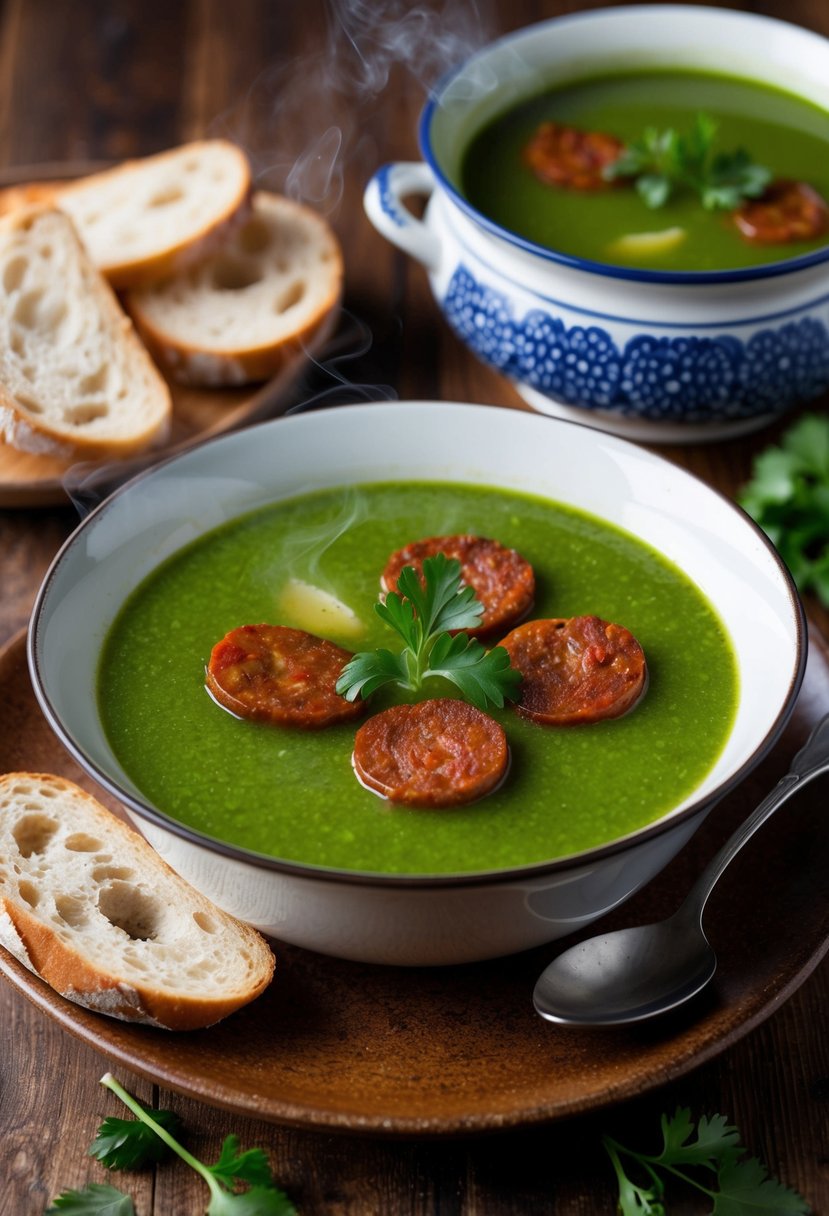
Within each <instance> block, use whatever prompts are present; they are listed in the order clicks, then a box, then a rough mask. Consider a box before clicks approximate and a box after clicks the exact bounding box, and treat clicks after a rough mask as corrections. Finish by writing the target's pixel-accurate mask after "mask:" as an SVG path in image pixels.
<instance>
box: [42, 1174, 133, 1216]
mask: <svg viewBox="0 0 829 1216" xmlns="http://www.w3.org/2000/svg"><path fill="white" fill-rule="evenodd" d="M50 1212H63V1213H65V1216H135V1204H134V1203H133V1201H132V1200H131V1199H130V1197H129V1195H125V1194H124V1192H123V1191H119V1190H118V1189H117V1187H114V1186H109V1185H108V1184H107V1183H105V1182H89V1183H87V1185H86V1186H85V1187H83V1188H82V1189H81V1190H80V1191H63V1192H62V1194H60V1195H58V1197H57V1199H56V1200H55V1201H54V1203H52V1204H51V1205H50V1206H49V1207H48V1208H47V1209H46V1214H45V1216H49V1213H50Z"/></svg>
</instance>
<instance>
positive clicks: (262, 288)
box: [124, 191, 343, 387]
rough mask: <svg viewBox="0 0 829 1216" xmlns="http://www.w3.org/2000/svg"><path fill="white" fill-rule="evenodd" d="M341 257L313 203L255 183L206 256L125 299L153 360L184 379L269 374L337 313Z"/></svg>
mask: <svg viewBox="0 0 829 1216" xmlns="http://www.w3.org/2000/svg"><path fill="white" fill-rule="evenodd" d="M342 277H343V263H342V255H341V252H340V247H339V244H338V243H337V239H336V237H335V236H334V233H333V232H332V230H331V228H330V226H329V225H328V223H327V222H326V221H325V220H324V219H323V218H322V217H321V216H320V215H318V214H317V213H316V212H315V211H312V210H310V209H309V208H308V207H304V206H301V205H300V204H299V203H295V202H292V201H290V200H289V199H286V198H283V197H281V196H280V195H277V194H270V193H267V192H265V191H259V192H258V193H257V194H255V195H254V197H253V215H252V216H251V218H250V219H249V220H248V221H247V223H246V224H245V225H244V226H243V227H242V228H240V229H238V230H237V231H236V233H235V234H234V235H233V236H232V237H231V238H230V240H229V241H228V242H226V243H225V244H224V245H223V246H222V248H221V250H220V251H219V252H218V253H216V254H214V255H213V256H212V257H210V258H208V259H206V260H204V261H201V262H199V263H198V264H197V265H196V266H193V267H191V269H190V270H188V271H185V272H184V273H183V274H181V275H177V276H175V277H173V278H170V279H167V280H165V281H164V282H161V283H158V284H155V285H151V286H148V287H144V288H139V289H138V290H135V291H129V292H127V294H126V297H125V301H124V302H125V305H126V307H127V310H128V311H129V313H130V314H131V316H132V318H133V320H134V321H135V324H136V328H137V329H138V332H139V333H140V335H141V337H142V338H143V340H144V342H145V344H146V346H147V347H148V349H149V350H150V352H151V353H152V355H153V357H154V358H155V360H156V362H157V363H158V364H159V365H160V366H161V367H162V368H164V370H165V371H166V372H167V373H168V374H169V375H170V376H171V377H173V378H174V379H175V380H178V381H180V382H181V383H183V384H192V385H201V386H206V387H214V386H219V385H232V384H245V383H250V382H254V381H257V380H266V379H268V378H269V377H270V376H273V375H276V373H277V372H278V371H279V370H280V369H281V368H282V366H283V365H284V363H285V362H286V361H287V360H288V359H290V358H292V357H293V356H294V355H296V354H297V352H299V351H300V350H301V349H303V348H304V347H307V346H308V345H309V344H314V343H319V342H320V341H321V340H322V339H323V337H324V336H325V335H326V334H327V333H328V332H329V330H330V328H331V327H332V326H333V324H334V322H335V321H336V312H337V305H338V303H339V299H340V293H341V290H342Z"/></svg>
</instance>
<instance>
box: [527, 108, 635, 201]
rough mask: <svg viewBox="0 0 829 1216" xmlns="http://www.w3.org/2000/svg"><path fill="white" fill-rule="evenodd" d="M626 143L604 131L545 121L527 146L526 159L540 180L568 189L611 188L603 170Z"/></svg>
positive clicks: (617, 156) (619, 154)
mask: <svg viewBox="0 0 829 1216" xmlns="http://www.w3.org/2000/svg"><path fill="white" fill-rule="evenodd" d="M623 149H624V144H623V143H622V141H621V140H619V139H617V138H616V136H615V135H607V134H606V133H605V132H604V131H580V130H578V128H577V127H567V126H564V125H563V124H562V123H558V122H543V123H542V124H541V126H540V127H539V128H538V130H537V131H536V133H535V135H533V137H532V139H531V140H530V142H529V143H528V144H527V145H526V147H525V148H524V161H525V163H526V164H527V165H529V167H530V168H531V169H532V171H533V173H534V174H535V176H536V177H537V178H539V180H540V181H542V182H544V183H545V184H546V185H548V186H562V187H564V188H565V189H567V190H609V189H611V188H612V187H613V186H615V185H617V184H618V183H616V182H612V181H606V180H605V178H604V177H603V171H604V169H605V168H606V167H607V165H611V164H612V163H613V162H614V161H616V160H618V159H619V157H620V156H621V154H622V151H623Z"/></svg>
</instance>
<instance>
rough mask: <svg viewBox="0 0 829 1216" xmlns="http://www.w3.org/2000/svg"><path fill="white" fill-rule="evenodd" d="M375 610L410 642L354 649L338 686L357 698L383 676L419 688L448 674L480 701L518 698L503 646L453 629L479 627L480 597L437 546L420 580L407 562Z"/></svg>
mask: <svg viewBox="0 0 829 1216" xmlns="http://www.w3.org/2000/svg"><path fill="white" fill-rule="evenodd" d="M397 586H398V590H399V591H400V592H401V593H402V594H398V592H395V591H391V592H389V594H388V595H387V596H386V602H385V603H384V604H375V605H374V610H375V612H376V613H377V615H378V616H379V617H380V618H381V619H382V620H383V621H384V622H385V623H386V624H387V625H390V626H391V628H392V629H394V630H395V632H396V633H398V634H399V635H400V637H402V639H403V641H404V642H405V644H406V645H405V648H404V649H403V650H402V651H401V652H400V653H398V654H393V653H392V652H391V651H390V650H385V649H378V650H366V651H361V652H360V653H359V654H355V656H354V658H353V659H351V661H350V662H349V663H347V664H346V666H345V667H344V668H343V671H342V675H341V676H340V678H339V680H338V681H337V692H338V693H339V694H340V695H341V696H344V697H346V699H347V700H349V701H354V700H356V698H357V697H358V696H360V695H362V696H363V697H368V696H370V695H371V693H373V692H376V691H377V689H378V688H382V687H383V686H384V685H385V684H399V685H400V686H401V687H402V688H406V689H408V690H409V691H411V692H419V691H420V689H421V688H422V687H423V682H424V681H425V680H427V679H429V678H430V677H431V676H443V678H444V679H446V680H450V681H451V682H452V683H453V684H454V685H455V686H456V687H457V688H458V689H459V691H460V692H461V693H462V695H463V696H464V697H465V698H466V699H467V701H470V702H471V703H472V704H473V705H475V706H477V708H478V709H486V708H487V707H488V705H489V704H490V703H491V704H492V705H497V706H498V707H499V708H500V707H501V706H503V704H504V699H505V698H509V699H514V697H515V695H516V693H517V691H518V686H519V684H520V683H521V675H520V673H519V672H517V671H516V670H515V669H514V668H513V667H511V666H510V660H509V655H508V654H507V652H506V650H504V648H503V647H502V646H496V647H494V649H492V650H486V649H485V648H484V647H483V646H482V645H481V643H480V642H479V641H478V640H477V638H470V637H467V636H466V635H465V634H463V633H456V634H455V635H454V636H452V633H451V632H450V631H454V630H459V629H474V628H476V627H477V626H478V625H480V623H481V617H482V615H483V611H484V608H483V604H481V603H480V601H479V600H478V599H476V597H475V592H474V590H473V588H472V587H467V586H464V585H463V583H462V582H461V563H460V562H459V561H458V560H457V559H456V558H449V557H446V555H445V554H444V553H437V554H435V556H434V557H427V558H426V559H425V560H424V562H423V582H422V583H421V581H420V578H419V577H418V574H417V571H416V570H415V569H414V567H413V566H405V567H404V568H403V570H402V571H401V572H400V576H399V578H398V580H397Z"/></svg>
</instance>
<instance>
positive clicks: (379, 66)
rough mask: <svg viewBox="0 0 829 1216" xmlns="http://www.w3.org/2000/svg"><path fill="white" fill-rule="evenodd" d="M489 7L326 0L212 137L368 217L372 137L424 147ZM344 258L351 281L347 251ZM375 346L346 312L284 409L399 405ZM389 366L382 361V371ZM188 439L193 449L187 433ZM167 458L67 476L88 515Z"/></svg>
mask: <svg viewBox="0 0 829 1216" xmlns="http://www.w3.org/2000/svg"><path fill="white" fill-rule="evenodd" d="M489 3H490V0H435V2H434V3H433V4H430V6H429V7H425V6H411V5H410V4H408V3H406V2H405V0H376V2H374V0H327V6H326V9H325V13H326V18H327V20H326V22H325V25H324V27H323V28H321V30H320V33H319V38H318V39H317V40H316V44H315V45H314V46H313V47H312V48H311V49H310V50H308V51H306V52H305V53H302V54H286V55H284V56H282V57H281V58H280V59H278V60H277V61H276V62H274V63H273V64H271V65H270V66H269V67H268V68H267V69H266V70H265V71H264V72H262V73H261V74H260V75H259V76H258V77H257V78H256V79H255V80H254V81H253V82H252V83H251V85H250V87H249V88H248V89H247V90H246V92H245V93H244V95H243V96H242V97H240V99H239V101H238V103H237V104H236V105H234V106H233V107H231V108H230V109H228V110H226V111H225V112H224V113H221V114H218V115H216V116H215V118H214V119H213V120H212V122H211V123H210V124H209V134H211V135H214V136H224V137H226V138H229V139H231V140H233V141H234V142H236V143H237V144H239V145H240V146H241V147H242V148H244V150H245V151H246V153H247V155H248V157H249V159H250V162H251V166H252V170H253V175H254V180H255V182H256V183H257V184H258V185H260V186H262V187H263V188H267V189H272V190H276V191H278V192H280V193H283V194H286V195H288V196H289V197H291V198H293V199H295V200H297V201H299V202H302V203H305V204H307V205H309V206H311V207H313V208H315V209H316V210H317V211H319V212H320V213H322V214H323V215H326V216H328V217H329V218H330V219H331V220H332V221H333V222H335V224H336V213H337V212H338V210H339V208H340V205H341V203H342V201H343V198H344V196H345V195H348V204H349V208H350V209H352V210H353V212H354V213H355V214H356V213H357V212H359V211H360V210H361V203H360V198H361V195H362V191H363V188H364V186H365V183H366V182H367V180H368V178H369V177H370V176H371V174H372V173H373V172H374V170H375V169H376V168H377V167H378V165H379V164H381V163H382V161H383V160H385V159H388V157H389V154H390V150H389V148H388V147H381V146H378V141H377V140H376V139H375V138H374V136H372V135H371V134H370V133H369V132H370V131H371V130H372V129H373V128H376V129H378V130H380V131H382V130H383V129H384V127H386V128H389V129H391V130H393V132H394V136H395V144H394V149H395V152H397V153H399V152H400V151H401V141H400V140H399V138H398V137H399V136H400V135H401V134H403V135H404V136H405V137H407V138H410V139H411V141H412V152H411V154H412V155H414V154H415V152H414V146H413V141H414V132H415V125H416V120H417V114H418V112H419V110H420V108H421V106H422V104H423V101H424V98H425V96H426V95H428V94H429V93H430V92H432V91H433V90H434V88H435V86H436V84H437V82H438V80H439V79H440V78H441V77H442V76H443V75H444V74H445V73H446V72H447V71H449V70H450V69H451V68H453V67H455V66H456V65H458V64H459V63H461V62H462V61H464V60H465V59H467V58H468V57H469V56H470V55H471V54H473V53H474V52H475V51H476V50H478V49H479V48H480V47H481V46H483V45H485V44H486V43H487V42H489V41H491V38H492V29H491V22H490V15H489ZM395 73H398V74H399V73H403V76H404V86H403V87H402V88H401V90H400V91H399V92H398V91H396V93H395V96H396V97H398V98H400V100H401V104H400V105H396V106H395V110H394V112H393V113H387V112H386V109H385V108H384V107H386V99H385V96H384V94H385V90H386V89H387V87H388V84H389V81H390V80H391V78H392V75H393V74H395ZM370 120H372V121H370ZM403 147H405V145H403ZM351 213H352V211H350V212H349V214H351ZM345 254H346V278H347V264H348V249H346V250H345ZM392 314H393V305H392ZM390 319H391V325H392V330H394V327H395V326H398V327H399V322H397V321H396V320H395V318H394V316H393V315H392V316H391V318H390V317H389V309H388V306H387V307H386V309H385V311H384V313H383V322H384V325H386V326H388V324H389V320H390ZM372 345H373V337H372V331H371V329H370V327H369V325H368V324H367V323H366V322H365V321H363V320H361V318H360V317H359V316H358V315H357V314H356V313H355V312H353V311H344V312H343V315H342V317H341V320H340V324H339V328H338V330H337V334H336V336H335V337H334V339H332V340H331V341H330V342H329V343H328V345H327V347H326V350H325V352H324V357H323V358H321V359H315V358H313V357H312V356H310V354H309V361H308V371H307V372H306V374H305V375H303V377H302V379H301V381H300V382H299V383H298V384H296V385H295V386H294V388H293V389H291V388H286V390H285V392H284V394H283V397H282V399H281V400H280V404H279V408H278V410H276V411H274V412H275V413H279V414H283V415H284V414H293V413H300V412H304V411H308V410H313V409H319V408H324V407H326V406H336V405H338V404H342V403H346V402H355V401H366V402H370V401H388V400H395V399H396V398H397V393H396V391H395V389H394V388H392V387H391V386H390V385H388V384H384V383H367V382H366V381H367V380H369V379H371V377H372V376H375V378H376V373H377V367H376V363H377V361H376V360H375V361H374V363H375V366H372V361H371V360H370V359H367V356H368V355H369V352H370V350H371V348H372ZM388 361H389V360H388V358H387V357H386V359H385V362H386V363H387V362H388ZM392 361H393V360H392ZM384 370H385V368H384V366H383V361H382V360H381V363H380V373H379V374H380V375H381V376H382V373H383V371H384ZM386 374H388V373H386ZM251 391H252V392H254V391H256V390H255V386H252V390H251ZM174 392H175V389H174ZM178 446H187V440H186V437H185V439H184V440H183V442H182V444H181V445H177V447H178ZM172 450H173V449H166V450H165V451H164V452H163V453H162V454H163V455H165V456H166V455H168V454H170V452H171V451H172ZM176 450H177V449H176ZM158 455H159V454H158V452H155V453H147V454H145V455H143V456H139V457H136V458H135V459H131V460H126V461H123V460H122V461H117V462H115V461H113V462H106V463H90V464H78V465H75V466H73V467H72V468H71V469H69V471H68V472H67V473H66V474H65V475H64V487H65V489H66V492H67V494H68V495H69V497H70V499H71V500H72V502H73V504H74V506H75V508H76V510H77V512H78V515H79V516H80V517H81V518H82V519H83V518H84V517H85V516H86V515H87V514H88V513H89V512H90V511H91V510H92V509H93V508H94V507H96V506H97V505H98V504H99V503H100V502H101V501H102V499H103V498H105V497H106V496H107V495H108V494H109V493H111V492H112V490H113V489H115V488H116V487H117V486H118V485H120V484H122V483H123V482H125V481H127V480H128V479H129V478H130V477H132V476H134V475H135V474H136V473H140V472H141V471H142V470H144V469H146V468H148V467H150V466H151V465H152V464H154V463H155V462H156V461H157V459H158Z"/></svg>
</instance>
